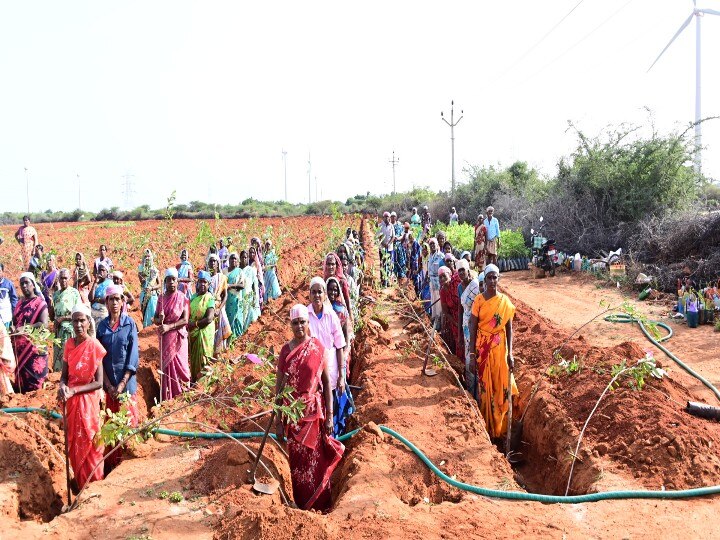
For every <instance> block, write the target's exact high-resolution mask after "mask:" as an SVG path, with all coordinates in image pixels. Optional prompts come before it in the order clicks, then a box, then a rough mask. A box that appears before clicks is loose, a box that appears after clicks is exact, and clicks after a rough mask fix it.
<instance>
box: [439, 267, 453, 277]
mask: <svg viewBox="0 0 720 540" xmlns="http://www.w3.org/2000/svg"><path fill="white" fill-rule="evenodd" d="M442 274H447V275H448V276H451V275H452V271H451V270H450V269H449V268H448V267H447V266H441V267H440V268H438V276H441V275H442Z"/></svg>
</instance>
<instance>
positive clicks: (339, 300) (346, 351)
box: [325, 276, 353, 378]
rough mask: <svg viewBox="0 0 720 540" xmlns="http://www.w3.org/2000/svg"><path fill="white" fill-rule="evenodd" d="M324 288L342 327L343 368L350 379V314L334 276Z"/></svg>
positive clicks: (351, 332)
mask: <svg viewBox="0 0 720 540" xmlns="http://www.w3.org/2000/svg"><path fill="white" fill-rule="evenodd" d="M325 288H326V290H327V297H328V300H329V301H330V305H331V306H332V308H333V310H334V311H335V314H336V315H337V316H338V319H340V326H341V327H342V332H343V336H344V337H345V347H344V348H343V355H344V356H345V366H346V370H347V377H348V378H349V377H350V368H351V362H350V360H351V358H350V351H351V348H352V340H353V329H352V328H350V313H349V311H348V309H347V306H346V305H345V302H344V301H343V297H342V294H341V293H340V282H339V281H338V279H337V278H336V277H334V276H330V277H329V278H328V279H327V281H326V282H325Z"/></svg>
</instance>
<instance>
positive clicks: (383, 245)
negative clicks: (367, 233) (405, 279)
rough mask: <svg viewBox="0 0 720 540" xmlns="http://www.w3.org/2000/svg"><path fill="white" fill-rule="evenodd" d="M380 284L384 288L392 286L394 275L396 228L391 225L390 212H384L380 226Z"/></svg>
mask: <svg viewBox="0 0 720 540" xmlns="http://www.w3.org/2000/svg"><path fill="white" fill-rule="evenodd" d="M379 236H380V283H381V285H382V286H383V287H387V286H388V285H389V284H390V275H391V274H392V263H393V248H394V244H395V226H394V225H393V224H392V223H390V212H383V220H382V223H381V224H380V234H379Z"/></svg>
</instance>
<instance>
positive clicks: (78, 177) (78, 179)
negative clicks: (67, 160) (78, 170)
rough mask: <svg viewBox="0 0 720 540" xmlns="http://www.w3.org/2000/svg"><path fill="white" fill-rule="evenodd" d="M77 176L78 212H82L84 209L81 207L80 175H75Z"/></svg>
mask: <svg viewBox="0 0 720 540" xmlns="http://www.w3.org/2000/svg"><path fill="white" fill-rule="evenodd" d="M75 176H77V181H78V210H80V209H81V208H82V206H80V175H79V174H75Z"/></svg>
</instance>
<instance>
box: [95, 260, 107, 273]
mask: <svg viewBox="0 0 720 540" xmlns="http://www.w3.org/2000/svg"><path fill="white" fill-rule="evenodd" d="M95 266H97V269H98V272H99V271H100V269H101V268H104V269H105V270H106V271H110V268H108V265H107V264H106V263H105V261H98V262H97V263H96V265H95Z"/></svg>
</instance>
